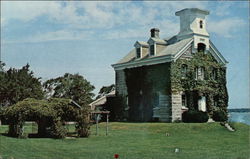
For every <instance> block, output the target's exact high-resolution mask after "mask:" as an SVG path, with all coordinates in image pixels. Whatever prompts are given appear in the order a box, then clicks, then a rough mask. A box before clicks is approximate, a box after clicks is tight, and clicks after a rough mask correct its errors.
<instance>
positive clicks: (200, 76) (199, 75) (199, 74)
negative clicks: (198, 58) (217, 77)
mask: <svg viewBox="0 0 250 159" xmlns="http://www.w3.org/2000/svg"><path fill="white" fill-rule="evenodd" d="M204 72H205V69H204V67H196V68H195V79H196V80H204Z"/></svg>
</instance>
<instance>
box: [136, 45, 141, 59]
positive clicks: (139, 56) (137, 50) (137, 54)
mask: <svg viewBox="0 0 250 159" xmlns="http://www.w3.org/2000/svg"><path fill="white" fill-rule="evenodd" d="M136 58H141V48H140V47H138V48H136Z"/></svg>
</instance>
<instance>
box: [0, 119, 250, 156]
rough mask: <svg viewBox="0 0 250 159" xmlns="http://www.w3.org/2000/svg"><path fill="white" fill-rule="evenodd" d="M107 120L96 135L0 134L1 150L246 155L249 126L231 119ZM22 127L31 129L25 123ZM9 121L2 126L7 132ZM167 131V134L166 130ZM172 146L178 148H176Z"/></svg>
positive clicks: (69, 153)
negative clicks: (227, 122) (228, 124)
mask: <svg viewBox="0 0 250 159" xmlns="http://www.w3.org/2000/svg"><path fill="white" fill-rule="evenodd" d="M109 126H110V133H109V136H105V123H101V124H100V129H99V130H100V131H99V132H100V134H99V136H95V126H93V127H92V128H91V130H92V135H91V136H90V137H89V138H73V139H64V140H61V139H60V140H56V139H49V138H29V139H16V138H11V137H6V136H2V135H0V156H2V158H4V159H5V158H11V157H12V158H15V159H16V158H20V159H35V158H37V159H68V158H70V159H71V158H72V159H77V158H83V159H112V158H113V155H114V154H116V153H117V154H119V156H120V157H119V158H121V159H177V158H178V159H249V158H250V144H249V143H250V138H249V133H250V126H247V125H245V124H241V123H234V127H235V128H236V129H237V131H236V132H229V131H227V130H226V129H225V128H223V127H222V126H220V124H219V123H203V124H195V123H194V124H185V123H118V122H114V123H110V125H109ZM25 128H26V132H27V131H28V132H29V131H31V130H32V129H34V127H33V128H32V127H31V126H26V127H25ZM7 129H8V128H7V126H0V132H2V133H3V132H5V131H6V130H7ZM166 133H168V134H169V136H166ZM175 148H178V149H179V150H180V151H179V152H178V153H175V152H174V150H175Z"/></svg>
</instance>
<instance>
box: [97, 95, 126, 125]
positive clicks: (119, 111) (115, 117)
mask: <svg viewBox="0 0 250 159" xmlns="http://www.w3.org/2000/svg"><path fill="white" fill-rule="evenodd" d="M103 110H107V111H110V114H109V120H110V121H124V120H127V111H126V98H125V97H120V96H119V97H108V98H107V102H106V104H105V105H104V106H103ZM102 120H103V121H106V115H104V116H103V117H102Z"/></svg>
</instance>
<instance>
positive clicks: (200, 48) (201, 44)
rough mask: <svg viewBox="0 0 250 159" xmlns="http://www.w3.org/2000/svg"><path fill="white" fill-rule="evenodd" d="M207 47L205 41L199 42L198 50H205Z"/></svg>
mask: <svg viewBox="0 0 250 159" xmlns="http://www.w3.org/2000/svg"><path fill="white" fill-rule="evenodd" d="M205 49H206V45H205V44H203V43H198V52H204V51H205Z"/></svg>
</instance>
